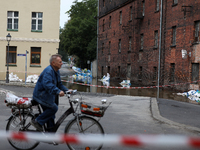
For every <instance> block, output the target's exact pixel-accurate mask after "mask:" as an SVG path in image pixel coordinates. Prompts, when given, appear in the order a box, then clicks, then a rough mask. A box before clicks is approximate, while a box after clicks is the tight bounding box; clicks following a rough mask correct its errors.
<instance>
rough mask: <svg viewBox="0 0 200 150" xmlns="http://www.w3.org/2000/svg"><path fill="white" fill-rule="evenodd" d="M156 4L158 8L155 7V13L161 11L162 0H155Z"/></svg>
mask: <svg viewBox="0 0 200 150" xmlns="http://www.w3.org/2000/svg"><path fill="white" fill-rule="evenodd" d="M155 2H156V7H155V11H159V9H160V6H159V5H160V0H155Z"/></svg>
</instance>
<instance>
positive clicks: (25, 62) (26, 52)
mask: <svg viewBox="0 0 200 150" xmlns="http://www.w3.org/2000/svg"><path fill="white" fill-rule="evenodd" d="M27 54H28V51H27V50H26V59H25V84H26V77H27Z"/></svg>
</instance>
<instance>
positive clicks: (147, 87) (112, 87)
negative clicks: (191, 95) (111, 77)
mask: <svg viewBox="0 0 200 150" xmlns="http://www.w3.org/2000/svg"><path fill="white" fill-rule="evenodd" d="M199 81H200V80H198V81H193V82H186V83H177V84H169V85H160V86H159V87H161V88H162V87H171V86H176V85H183V84H188V83H190V84H191V83H195V82H199ZM62 82H68V83H73V84H79V85H85V86H92V87H105V88H111V89H149V88H157V87H158V86H146V87H114V86H103V85H92V84H85V83H79V82H73V81H67V80H62Z"/></svg>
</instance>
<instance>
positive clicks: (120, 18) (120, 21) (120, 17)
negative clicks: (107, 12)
mask: <svg viewBox="0 0 200 150" xmlns="http://www.w3.org/2000/svg"><path fill="white" fill-rule="evenodd" d="M121 24H122V11H120V12H119V25H121Z"/></svg>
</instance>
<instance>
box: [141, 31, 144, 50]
mask: <svg viewBox="0 0 200 150" xmlns="http://www.w3.org/2000/svg"><path fill="white" fill-rule="evenodd" d="M143 45H144V35H143V34H141V35H140V49H141V50H143V48H144V47H143Z"/></svg>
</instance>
